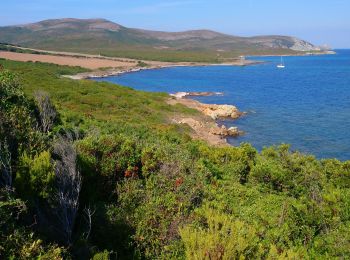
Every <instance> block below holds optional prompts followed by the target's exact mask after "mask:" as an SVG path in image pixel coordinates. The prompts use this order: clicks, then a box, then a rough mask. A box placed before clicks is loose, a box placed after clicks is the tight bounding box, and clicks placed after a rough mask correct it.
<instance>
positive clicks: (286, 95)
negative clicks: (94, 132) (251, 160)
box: [99, 50, 350, 160]
mask: <svg viewBox="0 0 350 260" xmlns="http://www.w3.org/2000/svg"><path fill="white" fill-rule="evenodd" d="M252 59H259V60H264V61H267V63H265V64H261V65H254V66H248V67H233V66H211V67H177V68H165V69H160V70H148V71H141V72H138V73H130V74H124V75H121V76H118V77H109V78H104V79H99V80H105V81H110V82H114V83H118V84H121V85H125V86H130V87H133V88H135V89H139V90H146V91H158V92H168V93H174V92H178V91H214V92H223V93H224V96H212V97H199V98H196V99H197V100H199V101H201V102H204V103H216V104H233V105H236V106H237V107H238V108H239V109H240V110H241V111H247V112H248V114H247V115H246V116H245V117H243V118H241V119H239V120H236V121H230V120H225V121H222V122H219V123H221V124H225V125H228V126H232V125H235V126H238V127H239V128H240V129H241V130H243V131H245V133H246V134H245V135H244V136H242V137H238V138H230V139H229V142H230V143H231V144H234V145H237V144H239V143H241V142H249V143H252V144H253V145H254V146H255V147H256V148H258V149H259V150H260V149H262V147H264V146H270V145H274V144H281V143H289V144H291V145H292V149H293V150H299V151H302V152H305V153H311V154H314V155H316V156H317V157H318V158H338V159H341V160H348V159H350V50H338V51H337V55H326V56H308V57H286V58H285V59H284V61H285V65H286V68H285V69H277V68H276V65H277V63H279V61H280V58H279V57H264V58H261V57H259V58H254V57H252Z"/></svg>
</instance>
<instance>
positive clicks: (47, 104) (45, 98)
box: [34, 91, 57, 133]
mask: <svg viewBox="0 0 350 260" xmlns="http://www.w3.org/2000/svg"><path fill="white" fill-rule="evenodd" d="M34 99H35V102H36V105H37V107H38V110H39V116H40V123H41V130H42V131H43V132H44V133H47V132H49V131H50V130H51V129H52V126H53V124H54V122H55V119H56V116H57V112H56V109H55V107H54V105H53V104H52V102H51V100H50V96H49V94H48V93H46V92H43V91H36V92H35V93H34Z"/></svg>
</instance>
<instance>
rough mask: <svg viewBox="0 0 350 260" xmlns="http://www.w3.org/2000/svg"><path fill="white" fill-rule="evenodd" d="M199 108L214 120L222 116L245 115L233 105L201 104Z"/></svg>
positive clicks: (234, 116)
mask: <svg viewBox="0 0 350 260" xmlns="http://www.w3.org/2000/svg"><path fill="white" fill-rule="evenodd" d="M199 110H200V111H201V112H202V113H203V114H205V115H207V116H210V117H211V118H212V119H214V120H216V119H220V118H231V119H237V118H239V117H241V116H242V115H243V113H242V112H240V111H239V110H238V109H237V107H235V106H232V105H216V104H201V105H200V106H199Z"/></svg>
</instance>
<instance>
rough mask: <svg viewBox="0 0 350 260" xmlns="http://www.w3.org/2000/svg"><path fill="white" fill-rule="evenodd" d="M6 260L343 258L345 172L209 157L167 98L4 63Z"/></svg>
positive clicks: (1, 253) (1, 135)
mask: <svg viewBox="0 0 350 260" xmlns="http://www.w3.org/2000/svg"><path fill="white" fill-rule="evenodd" d="M0 64H1V66H0V67H1V68H0V258H1V259H334V258H339V259H347V258H350V233H349V232H348V231H349V228H350V162H349V161H347V162H341V161H339V160H336V159H326V160H318V159H316V158H315V157H314V156H312V155H304V154H301V153H299V152H295V151H291V150H290V148H289V146H288V145H285V144H283V145H280V146H276V147H268V148H265V149H264V150H263V151H261V152H258V151H257V150H256V149H255V148H254V147H252V146H251V145H249V144H242V145H240V146H238V147H228V146H225V147H214V146H210V145H208V144H207V143H205V142H203V141H198V140H193V139H192V138H191V137H190V135H189V132H190V129H188V128H186V127H185V126H179V125H177V124H173V123H172V122H171V121H170V118H171V117H172V116H173V115H174V114H185V115H187V116H191V115H196V114H197V113H199V112H198V111H196V110H192V109H189V108H187V107H185V106H182V105H180V104H178V105H170V104H168V103H167V102H166V101H167V100H168V99H169V96H168V95H167V94H165V93H147V92H142V91H135V90H133V89H131V88H127V87H122V86H118V85H114V84H110V83H103V82H94V81H89V80H71V79H68V78H63V77H62V75H73V74H76V73H81V72H86V71H87V70H86V69H83V68H79V67H65V66H58V65H52V64H44V63H31V62H28V63H22V62H14V61H6V60H0Z"/></svg>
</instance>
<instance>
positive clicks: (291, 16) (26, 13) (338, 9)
mask: <svg viewBox="0 0 350 260" xmlns="http://www.w3.org/2000/svg"><path fill="white" fill-rule="evenodd" d="M1 2H2V3H1V4H0V25H13V24H21V23H28V22H35V21H40V20H43V19H49V18H63V17H74V18H106V19H109V20H112V21H114V22H117V23H120V24H122V25H124V26H127V27H137V28H144V29H154V30H165V31H181V30H188V29H212V30H217V31H220V32H224V33H228V34H234V35H241V36H251V35H261V34H283V35H292V36H297V37H300V38H303V39H305V40H308V41H311V42H313V43H315V44H329V45H331V46H332V47H334V48H350V18H349V16H350V15H349V13H350V0H216V1H215V0H163V1H161V0H12V1H1Z"/></svg>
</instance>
